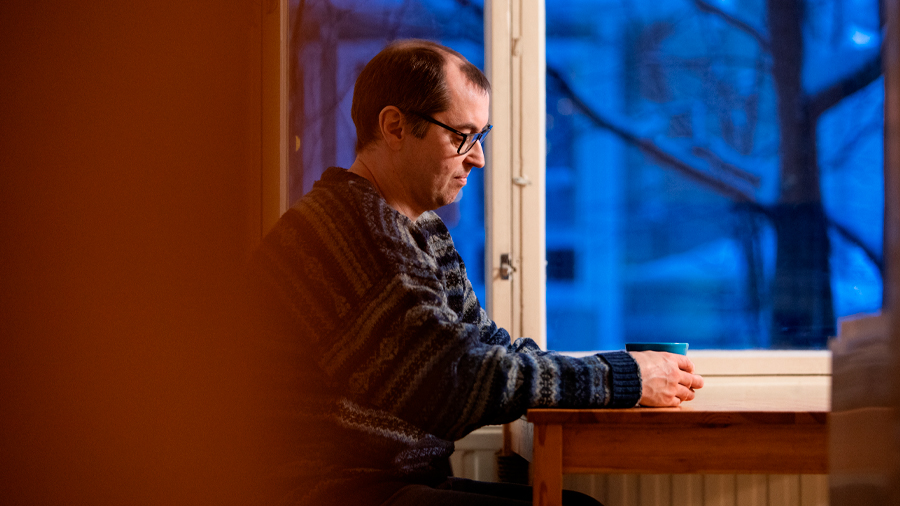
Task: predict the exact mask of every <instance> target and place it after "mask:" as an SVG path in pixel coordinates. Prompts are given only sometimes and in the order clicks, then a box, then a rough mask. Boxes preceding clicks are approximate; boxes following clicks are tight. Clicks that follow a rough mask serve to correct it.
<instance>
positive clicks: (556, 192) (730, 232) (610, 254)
mask: <svg viewBox="0 0 900 506" xmlns="http://www.w3.org/2000/svg"><path fill="white" fill-rule="evenodd" d="M769 9H774V10H772V11H769ZM546 15H547V22H546V62H547V70H546V72H547V74H546V75H547V78H546V79H547V81H546V86H547V139H548V146H547V203H546V206H547V221H548V227H547V245H546V247H547V259H548V261H550V259H551V258H554V256H555V255H556V253H553V252H555V251H556V250H558V249H559V248H563V247H564V248H571V249H573V250H574V256H575V257H576V258H578V259H579V263H578V269H577V270H576V271H575V272H574V275H575V277H574V280H571V279H558V278H557V277H554V276H549V273H548V279H547V285H548V286H547V314H548V348H550V349H557V350H583V349H584V350H589V349H611V348H621V347H622V346H623V344H624V342H626V341H633V340H660V339H662V340H672V341H688V342H690V343H691V346H692V348H716V349H722V348H731V349H740V348H776V349H789V348H793V349H796V348H800V349H819V348H823V347H824V346H825V344H826V342H827V339H828V338H829V337H830V336H833V335H835V333H836V328H835V323H836V318H837V317H840V316H847V315H851V314H856V313H860V312H873V311H877V310H878V309H880V307H881V302H882V300H881V299H882V272H881V271H882V232H883V226H882V220H883V211H884V202H883V195H884V184H883V171H882V169H883V164H882V153H883V148H882V132H883V97H884V92H883V81H882V79H881V77H880V74H881V70H880V47H881V35H880V34H881V26H882V21H881V20H880V19H879V8H878V2H877V1H876V0H831V1H827V2H823V1H816V2H812V1H804V0H779V1H775V2H768V4H767V3H766V2H761V1H757V2H733V1H729V0H709V1H707V0H690V1H688V0H684V1H671V2H664V3H659V2H652V1H639V2H618V1H609V0H583V1H578V2H569V3H567V5H566V8H565V9H560V8H553V7H549V6H548V9H547V14H546ZM773 20H775V21H778V22H774V21H773ZM784 21H788V22H784ZM570 180H574V181H577V184H574V185H566V184H565V182H567V181H570ZM572 190H574V192H572ZM567 192H570V193H567ZM573 193H574V194H573ZM573 205H574V207H575V209H574V211H573V210H571V208H572V206H573ZM572 215H574V217H575V219H574V220H571V219H564V217H569V216H572ZM551 223H552V226H551V225H550V224H551ZM550 268H551V270H552V269H553V268H554V267H553V266H552V265H551V266H550ZM575 308H577V309H578V312H579V316H577V317H574V316H571V315H572V312H573V309H575ZM584 313H589V314H592V315H593V317H586V316H585V315H584ZM578 322H580V323H578ZM577 324H578V325H583V327H579V328H573V326H574V325H577ZM572 335H577V336H579V337H578V338H577V340H572V338H571V336H572ZM585 335H590V336H592V337H591V338H585V337H584V336H585Z"/></svg>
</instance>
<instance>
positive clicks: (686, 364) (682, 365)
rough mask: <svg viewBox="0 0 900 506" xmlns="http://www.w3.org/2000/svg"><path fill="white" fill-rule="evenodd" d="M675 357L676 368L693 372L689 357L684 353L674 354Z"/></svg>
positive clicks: (692, 364)
mask: <svg viewBox="0 0 900 506" xmlns="http://www.w3.org/2000/svg"><path fill="white" fill-rule="evenodd" d="M673 356H674V357H676V359H675V363H677V364H678V368H679V369H681V370H682V371H685V372H694V363H693V362H691V359H689V358H687V357H686V356H684V355H674V354H673Z"/></svg>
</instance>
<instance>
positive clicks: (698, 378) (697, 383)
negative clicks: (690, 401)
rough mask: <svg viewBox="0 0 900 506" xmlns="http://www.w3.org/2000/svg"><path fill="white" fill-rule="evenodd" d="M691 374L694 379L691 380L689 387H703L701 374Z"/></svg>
mask: <svg viewBox="0 0 900 506" xmlns="http://www.w3.org/2000/svg"><path fill="white" fill-rule="evenodd" d="M693 376H694V379H693V380H692V381H691V386H690V388H694V389H696V388H703V376H700V375H699V374H694V375H693Z"/></svg>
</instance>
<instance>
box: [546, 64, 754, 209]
mask: <svg viewBox="0 0 900 506" xmlns="http://www.w3.org/2000/svg"><path fill="white" fill-rule="evenodd" d="M547 76H549V77H552V78H553V79H554V80H555V81H556V83H557V85H558V86H559V87H560V90H561V91H562V92H563V94H564V95H565V96H566V97H568V98H569V99H570V100H571V101H572V103H573V105H574V106H575V107H576V108H577V109H578V110H579V111H581V113H582V114H584V115H585V116H586V117H587V118H588V119H590V120H591V121H592V122H593V123H594V124H596V125H597V126H599V127H600V128H603V129H605V130H608V131H609V132H611V133H613V134H615V135H616V136H618V137H619V138H621V139H622V140H624V141H625V142H627V143H629V144H631V145H634V146H637V147H639V148H640V149H641V150H643V151H644V152H645V153H647V154H648V155H650V156H652V157H654V158H656V159H657V160H659V161H660V162H661V163H663V164H665V165H668V166H669V167H672V168H674V169H676V170H678V171H680V172H681V173H683V174H685V175H686V176H688V177H690V178H691V179H694V180H696V181H698V182H700V183H703V184H704V185H705V186H707V187H709V188H710V189H712V190H714V191H715V192H717V193H719V194H721V195H724V196H726V197H728V198H730V199H732V200H734V201H736V202H747V203H749V202H754V203H755V202H756V198H755V197H754V196H753V195H752V194H751V193H750V192H748V191H745V190H743V189H741V188H739V187H738V186H735V185H734V184H731V183H729V182H728V181H725V180H723V178H722V177H720V176H718V175H716V174H712V173H711V172H710V171H705V170H702V169H700V168H697V167H695V166H693V165H691V164H690V163H688V162H687V161H685V160H684V157H683V156H679V155H677V154H675V153H673V152H670V151H667V150H665V149H663V148H662V147H660V146H659V145H658V144H657V143H656V142H654V141H653V140H651V139H646V138H643V137H641V136H640V135H638V134H637V133H636V132H634V131H632V130H631V129H629V128H627V127H626V126H625V125H620V124H616V122H614V121H612V120H610V119H609V118H606V117H604V116H602V115H601V114H600V113H598V112H597V111H595V110H594V109H593V108H592V107H591V106H590V105H588V104H587V103H586V102H585V101H584V100H583V99H582V98H581V97H580V96H578V94H577V93H575V91H574V90H573V89H572V87H571V86H570V85H569V83H568V82H567V81H566V79H565V78H564V77H563V76H562V74H560V72H559V71H558V70H556V69H555V68H553V67H552V66H550V65H548V66H547ZM732 171H740V169H737V168H732ZM740 179H743V180H744V181H748V180H752V179H753V176H752V175H751V176H748V177H746V178H740Z"/></svg>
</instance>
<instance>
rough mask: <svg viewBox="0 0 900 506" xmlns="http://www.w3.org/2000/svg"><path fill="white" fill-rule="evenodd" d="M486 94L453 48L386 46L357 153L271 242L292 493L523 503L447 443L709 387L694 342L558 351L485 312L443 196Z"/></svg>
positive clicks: (272, 320)
mask: <svg viewBox="0 0 900 506" xmlns="http://www.w3.org/2000/svg"><path fill="white" fill-rule="evenodd" d="M489 104H490V84H489V83H488V81H487V79H486V78H485V76H484V75H483V74H482V73H481V71H479V70H478V69H477V68H476V67H475V66H473V65H472V64H471V63H469V62H468V61H466V59H465V58H463V57H462V55H460V54H459V53H457V52H455V51H453V50H451V49H449V48H446V47H444V46H441V45H439V44H435V43H433V42H427V41H420V40H408V41H401V42H397V43H394V44H391V45H389V46H388V47H387V48H385V49H384V50H383V51H382V52H381V53H379V54H378V55H377V56H376V57H375V58H373V59H372V61H370V62H369V63H368V64H367V65H366V67H365V68H364V69H363V71H362V73H361V74H360V76H359V78H358V80H357V82H356V87H355V89H354V95H353V106H352V116H353V121H354V123H355V124H356V130H357V145H356V151H357V157H356V160H355V161H354V162H353V165H351V166H350V168H349V170H344V169H339V168H334V167H332V168H330V169H328V170H327V171H326V172H325V173H324V174H323V176H322V179H321V180H320V181H319V182H317V183H316V185H315V186H314V188H313V190H312V191H311V192H310V193H309V194H308V195H307V196H305V197H304V198H303V199H301V200H300V202H298V204H297V205H296V206H294V208H292V209H291V210H290V211H288V212H287V213H286V214H285V215H284V216H283V217H282V218H281V220H280V221H279V222H278V224H277V225H276V226H275V228H274V229H273V231H272V232H271V233H270V234H269V235H268V236H267V237H266V239H265V240H264V242H263V245H262V246H261V248H260V250H259V252H258V254H257V256H256V259H255V260H256V261H255V264H256V266H257V267H258V277H259V279H260V280H261V281H262V283H263V287H262V288H263V292H262V293H263V294H264V296H265V297H266V299H265V301H264V310H265V311H266V312H265V319H264V322H263V326H262V327H261V328H262V329H263V330H264V332H265V334H266V339H267V342H268V343H269V345H270V349H271V350H272V351H273V352H274V353H273V356H274V358H273V360H272V363H271V370H270V374H271V376H270V379H271V380H272V381H273V382H275V383H276V385H274V386H275V387H276V388H273V392H274V395H273V396H272V399H271V400H272V401H273V402H274V403H275V405H274V406H273V407H274V410H273V412H274V413H275V414H276V415H278V416H280V418H279V420H280V423H279V425H278V426H277V429H278V430H279V432H278V433H277V435H276V436H275V440H276V441H277V444H276V448H277V451H279V452H282V453H279V454H278V459H279V460H278V462H277V463H276V464H275V467H274V468H273V469H272V472H273V473H274V474H276V475H277V476H278V477H279V478H280V479H282V480H283V481H282V483H283V484H284V485H285V486H286V487H287V489H286V491H285V492H284V493H283V495H282V496H281V497H280V499H281V500H283V501H284V502H288V503H299V504H372V505H376V504H390V505H401V504H466V505H468V506H475V505H479V504H492V505H505V504H508V505H514V504H520V505H524V504H530V503H531V500H530V496H531V490H530V488H528V487H520V486H515V485H502V484H484V483H477V482H471V481H467V480H459V479H452V478H448V476H449V475H450V469H449V464H448V462H449V461H448V458H449V456H450V454H451V453H452V452H453V441H455V440H457V439H459V438H461V437H463V436H464V435H466V434H468V433H469V432H471V431H472V430H474V429H477V428H478V427H482V426H484V425H487V424H498V423H505V422H509V421H511V420H514V419H516V418H518V417H520V416H521V415H523V414H524V413H525V410H526V409H528V408H531V407H561V408H587V407H632V406H634V405H636V404H637V403H638V402H639V401H640V403H641V404H645V405H650V406H675V405H678V404H679V403H680V402H681V401H685V400H690V399H692V398H693V396H694V393H693V389H696V388H700V387H701V386H702V385H703V380H702V378H701V377H700V376H697V375H694V374H692V371H693V364H691V362H690V361H689V360H688V359H687V358H686V357H682V356H676V355H670V354H662V353H654V352H642V353H633V354H628V353H625V352H613V353H604V354H601V355H596V356H592V357H586V358H572V357H565V356H562V355H558V354H555V353H548V352H543V351H541V350H539V349H538V347H537V346H536V345H535V343H534V342H533V341H532V340H531V339H518V340H516V341H515V342H511V341H510V336H509V334H508V333H507V332H506V331H505V330H504V329H502V328H498V327H497V326H496V325H495V324H494V322H492V321H491V320H490V319H489V318H488V317H487V315H486V313H485V312H484V310H483V309H482V308H481V306H480V304H479V302H478V300H477V298H476V297H475V294H474V292H473V291H472V286H471V284H470V283H469V280H468V278H467V275H466V269H465V266H464V265H463V262H462V259H461V258H460V256H459V254H458V253H457V251H456V249H455V248H454V246H453V241H452V239H451V237H450V234H449V232H448V231H447V228H446V227H445V226H444V224H443V223H442V222H441V220H440V218H438V216H437V215H436V214H435V213H433V212H432V211H433V210H434V209H437V208H438V207H441V206H443V205H446V204H449V203H450V202H452V201H453V200H454V198H455V197H456V195H457V193H458V192H459V191H460V190H461V189H462V187H463V186H465V184H466V177H467V176H468V174H469V172H470V171H471V170H472V169H473V168H475V167H481V166H483V165H484V152H483V151H482V147H481V139H483V138H484V136H486V135H487V134H488V132H489V131H490V128H491V126H490V125H489V124H488V115H489ZM565 500H566V501H569V503H570V504H597V503H596V501H593V500H592V499H590V498H587V497H586V496H576V495H574V494H573V495H569V494H567V495H566V497H565Z"/></svg>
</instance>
